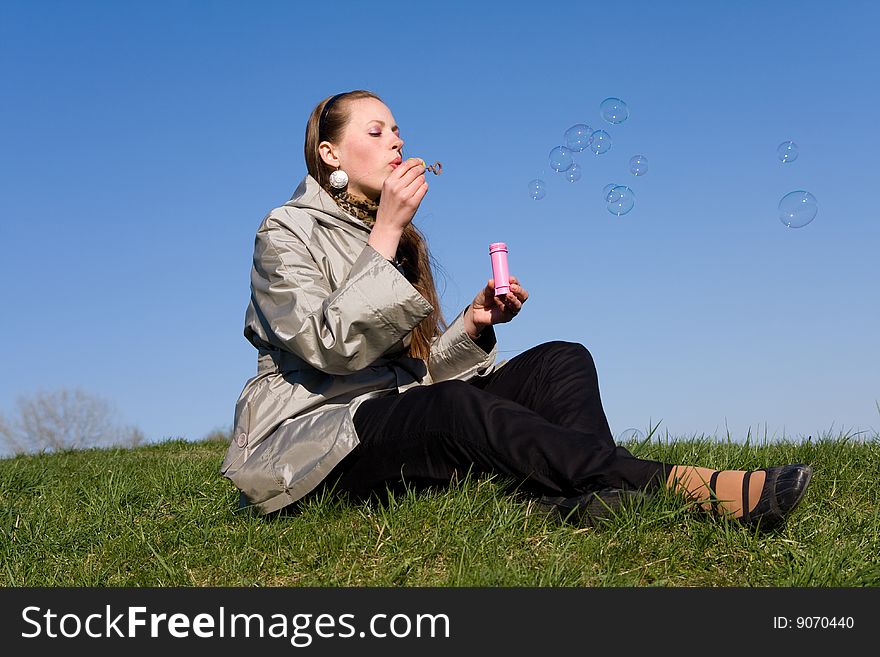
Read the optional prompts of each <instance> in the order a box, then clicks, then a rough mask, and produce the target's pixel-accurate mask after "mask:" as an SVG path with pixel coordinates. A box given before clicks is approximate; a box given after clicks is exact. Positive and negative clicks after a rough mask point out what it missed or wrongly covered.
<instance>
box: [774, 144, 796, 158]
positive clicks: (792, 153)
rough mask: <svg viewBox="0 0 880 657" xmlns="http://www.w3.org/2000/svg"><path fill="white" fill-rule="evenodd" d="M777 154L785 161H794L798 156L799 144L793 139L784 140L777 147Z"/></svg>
mask: <svg viewBox="0 0 880 657" xmlns="http://www.w3.org/2000/svg"><path fill="white" fill-rule="evenodd" d="M776 155H778V156H779V159H780V161H782V162H783V163H784V162H794V161H795V160H796V159H797V156H798V145H797V144H795V143H794V142H793V141H784V142H782V143H781V144H779V146H777V147H776Z"/></svg>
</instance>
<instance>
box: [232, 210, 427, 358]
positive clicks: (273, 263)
mask: <svg viewBox="0 0 880 657" xmlns="http://www.w3.org/2000/svg"><path fill="white" fill-rule="evenodd" d="M251 306H252V308H253V313H254V315H255V319H256V321H257V322H258V323H259V324H260V328H261V329H262V332H263V333H264V334H265V336H266V338H267V339H268V341H269V342H270V343H272V344H273V345H275V346H277V347H279V348H281V349H284V350H287V351H290V352H293V353H294V354H296V355H297V356H299V357H300V358H302V359H303V360H304V361H306V362H307V363H308V364H309V365H311V366H312V367H314V368H316V369H318V370H321V371H323V372H327V373H330V374H350V373H352V372H355V371H357V370H361V369H363V368H365V367H367V366H368V365H370V364H371V363H373V362H374V361H375V360H376V359H377V358H379V357H380V356H382V355H383V354H384V353H385V352H386V351H387V350H388V349H389V348H390V347H392V346H394V345H395V344H397V343H398V342H399V341H400V340H401V339H402V338H403V337H404V336H406V335H407V334H408V333H409V332H410V331H412V329H413V328H415V327H416V326H417V325H418V324H419V322H421V321H422V320H423V319H424V318H425V317H427V316H428V315H429V314H430V313H431V311H432V310H433V307H432V306H431V304H429V303H428V302H427V301H426V300H425V298H424V297H422V295H421V294H419V293H418V291H417V290H416V289H415V288H414V287H413V286H412V285H411V284H410V283H409V281H407V280H406V278H404V277H403V276H401V275H400V273H399V272H398V271H397V270H396V269H395V268H394V265H392V264H391V263H390V262H388V261H387V260H386V259H385V258H384V257H383V256H382V255H381V254H380V253H379V252H377V251H376V250H375V249H373V248H372V247H371V246H369V245H365V246H364V249H363V251H362V252H361V253H360V255H359V256H358V258H357V259H356V260H355V262H354V264H353V265H352V267H351V270H350V271H349V272H348V275H347V276H346V278H345V279H344V280H342V281H341V282H340V283H339V285H338V287H336V288H335V289H334V288H333V286H331V284H330V282H329V281H328V280H327V279H326V277H325V276H324V274H323V272H322V271H321V269H320V267H319V266H318V264H317V263H316V262H315V259H314V257H313V256H312V253H311V252H310V251H309V249H308V247H307V245H306V243H305V242H304V241H303V238H302V237H301V236H300V235H298V234H297V233H295V232H293V231H292V230H290V229H289V228H287V227H285V226H283V225H279V224H277V223H273V222H271V221H270V222H267V223H266V224H264V226H263V227H262V228H261V229H260V230H259V231H258V232H257V237H256V241H255V247H254V265H253V269H252V272H251ZM246 332H247V331H246Z"/></svg>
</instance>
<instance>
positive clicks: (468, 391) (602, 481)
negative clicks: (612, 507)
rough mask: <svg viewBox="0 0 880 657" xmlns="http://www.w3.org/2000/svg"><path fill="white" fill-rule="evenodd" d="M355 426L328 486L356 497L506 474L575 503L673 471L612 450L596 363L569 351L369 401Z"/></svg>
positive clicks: (653, 481)
mask: <svg viewBox="0 0 880 657" xmlns="http://www.w3.org/2000/svg"><path fill="white" fill-rule="evenodd" d="M354 423H355V428H356V430H357V434H358V437H359V439H360V445H358V446H357V447H356V448H355V449H354V451H353V452H352V453H351V454H349V455H348V456H347V457H346V458H345V459H344V460H343V461H342V462H341V463H340V464H339V465H338V466H337V467H336V468H335V469H334V471H333V472H332V473H331V474H330V476H328V478H327V480H326V481H325V485H329V486H334V487H335V490H336V491H337V492H345V493H348V494H351V495H354V496H356V497H366V496H369V495H370V494H372V493H376V494H379V495H381V494H382V491H383V490H384V489H385V488H386V487H390V488H392V489H393V488H396V487H397V486H398V485H399V484H401V482H406V483H407V484H412V485H438V484H440V485H444V484H448V483H449V482H450V481H451V480H453V479H455V478H456V477H461V476H463V475H464V474H466V473H468V472H470V473H472V474H474V475H482V474H490V473H494V474H499V475H504V476H506V477H509V478H511V479H512V480H513V481H514V482H515V483H516V485H517V486H518V487H519V489H520V490H522V491H524V492H526V493H528V494H534V495H553V496H566V497H573V496H576V495H580V494H583V493H588V492H590V491H594V490H599V489H601V488H606V487H614V488H637V489H645V490H647V489H651V488H655V487H657V486H659V485H660V484H661V483H662V482H664V481H665V480H666V475H667V474H668V472H669V469H670V468H671V466H669V465H667V464H664V463H660V462H657V461H650V460H645V459H638V458H636V457H634V456H633V455H632V454H631V453H630V452H629V451H628V450H627V449H625V448H623V447H619V446H617V445H615V444H614V439H613V436H612V435H611V430H610V428H609V426H608V421H607V419H606V417H605V411H604V410H603V408H602V402H601V399H600V397H599V382H598V377H597V374H596V366H595V365H594V363H593V358H592V356H591V355H590V353H589V351H587V349H586V348H585V347H584V346H583V345H580V344H576V343H571V342H561V341H555V342H548V343H545V344H541V345H538V346H536V347H533V348H532V349H529V350H528V351H526V352H523V353H522V354H520V355H518V356H516V357H515V358H512V359H511V360H510V361H509V362H508V363H506V364H505V365H504V366H503V367H501V368H500V369H499V370H498V371H497V372H495V373H493V374H492V375H491V376H489V377H485V378H479V379H474V380H472V381H458V380H453V381H442V382H439V383H435V384H432V385H427V386H418V387H415V388H411V389H409V390H407V391H405V392H403V393H401V394H397V395H392V396H389V397H381V398H378V399H371V400H368V401H366V402H364V403H363V404H361V406H360V407H359V408H358V410H357V412H356V414H355V416H354Z"/></svg>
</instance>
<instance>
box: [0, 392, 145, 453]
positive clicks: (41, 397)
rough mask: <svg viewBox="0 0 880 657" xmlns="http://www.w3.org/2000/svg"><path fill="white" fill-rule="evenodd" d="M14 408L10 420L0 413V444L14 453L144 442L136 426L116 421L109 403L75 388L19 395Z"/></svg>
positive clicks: (129, 445)
mask: <svg viewBox="0 0 880 657" xmlns="http://www.w3.org/2000/svg"><path fill="white" fill-rule="evenodd" d="M16 410H17V416H16V417H14V418H13V420H12V421H11V423H9V422H7V421H6V420H5V418H3V417H2V416H0V443H5V445H6V446H7V448H8V449H10V450H12V452H14V453H16V454H23V453H28V452H47V451H61V450H66V449H84V448H88V447H110V446H121V447H135V446H137V445H139V444H141V443H143V442H144V435H143V433H142V432H141V431H140V430H139V429H137V428H135V427H124V426H121V425H119V424H117V422H116V413H115V410H114V409H113V407H112V405H111V404H110V403H109V402H107V401H106V400H104V399H102V398H100V397H98V396H97V395H94V394H90V393H87V392H85V391H83V390H80V389H78V388H77V389H72V390H71V389H61V390H57V391H52V392H45V391H41V392H38V393H36V394H34V395H33V396H32V397H19V399H18V402H17V406H16Z"/></svg>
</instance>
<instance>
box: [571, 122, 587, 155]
mask: <svg viewBox="0 0 880 657" xmlns="http://www.w3.org/2000/svg"><path fill="white" fill-rule="evenodd" d="M592 134H593V129H592V128H591V127H590V126H588V125H585V124H583V123H575V124H574V125H573V126H571V127H570V128H569V129H568V130H566V131H565V145H566V146H568V147H569V148H570V149H571V150H573V151H574V152H575V153H580V152H581V151H582V150H584V149H585V148H586V147H587V146H589V145H590V141H591V135H592Z"/></svg>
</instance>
